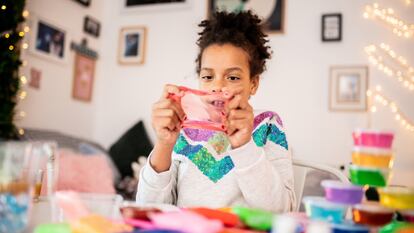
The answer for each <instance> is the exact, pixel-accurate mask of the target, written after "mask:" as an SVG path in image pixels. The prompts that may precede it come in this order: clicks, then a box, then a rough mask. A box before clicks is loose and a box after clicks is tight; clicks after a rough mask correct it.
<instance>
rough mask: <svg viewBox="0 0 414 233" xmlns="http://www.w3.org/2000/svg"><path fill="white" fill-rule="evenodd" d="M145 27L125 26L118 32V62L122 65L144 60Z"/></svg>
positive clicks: (142, 62)
mask: <svg viewBox="0 0 414 233" xmlns="http://www.w3.org/2000/svg"><path fill="white" fill-rule="evenodd" d="M146 31H147V29H146V28H145V27H139V26H137V27H125V28H122V29H121V31H120V33H119V48H118V62H119V63H120V64H124V65H134V64H136V65H139V64H144V61H145V43H146Z"/></svg>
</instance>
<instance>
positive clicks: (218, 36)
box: [196, 10, 271, 77]
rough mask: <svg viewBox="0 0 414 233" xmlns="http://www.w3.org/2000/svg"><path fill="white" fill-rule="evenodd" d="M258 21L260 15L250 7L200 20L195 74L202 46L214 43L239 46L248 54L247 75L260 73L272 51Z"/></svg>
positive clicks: (220, 12) (199, 61) (198, 65)
mask: <svg viewBox="0 0 414 233" xmlns="http://www.w3.org/2000/svg"><path fill="white" fill-rule="evenodd" d="M260 22H261V20H260V19H259V17H258V16H257V15H256V14H254V13H253V12H251V11H250V10H249V11H245V12H239V13H228V12H225V11H218V12H214V13H213V15H212V17H211V18H210V19H209V20H203V21H202V22H201V23H200V24H199V25H198V26H199V27H201V28H203V30H202V31H201V32H200V33H198V34H199V36H200V37H199V38H198V40H197V45H198V47H199V49H200V51H199V54H198V56H197V59H196V63H197V73H200V68H201V56H202V54H203V52H204V49H206V48H207V47H208V46H210V45H213V44H218V45H223V44H232V45H234V46H236V47H240V48H242V49H243V50H244V51H245V52H247V54H248V55H249V67H250V77H256V76H257V75H260V74H261V73H263V71H264V70H265V69H266V59H269V58H270V57H271V51H270V47H269V46H268V45H267V44H266V43H267V42H268V40H267V38H266V37H267V35H266V34H264V33H263V31H262V28H261V26H260Z"/></svg>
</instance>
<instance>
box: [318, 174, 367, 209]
mask: <svg viewBox="0 0 414 233" xmlns="http://www.w3.org/2000/svg"><path fill="white" fill-rule="evenodd" d="M321 185H322V186H323V187H324V188H325V198H326V200H328V201H330V202H334V203H340V204H349V205H354V204H359V203H361V201H362V197H363V196H364V190H363V188H362V187H361V186H355V185H352V184H347V183H343V182H340V181H336V180H324V181H322V182H321Z"/></svg>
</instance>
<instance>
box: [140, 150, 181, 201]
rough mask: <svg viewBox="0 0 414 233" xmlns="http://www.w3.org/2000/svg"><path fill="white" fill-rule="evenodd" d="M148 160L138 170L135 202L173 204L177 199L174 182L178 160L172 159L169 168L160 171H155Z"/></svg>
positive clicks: (175, 181) (175, 180)
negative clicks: (139, 170)
mask: <svg viewBox="0 0 414 233" xmlns="http://www.w3.org/2000/svg"><path fill="white" fill-rule="evenodd" d="M150 156H151V155H150ZM149 161H150V159H148V161H147V164H146V165H145V166H144V167H143V168H142V169H141V172H140V176H139V182H138V190H137V196H136V200H137V202H138V203H165V204H175V203H176V200H177V190H176V183H177V170H178V169H177V168H178V163H179V161H177V160H173V161H172V163H171V166H170V169H169V170H168V171H165V172H161V173H157V172H156V171H155V170H154V169H153V168H152V167H151V165H150V163H149Z"/></svg>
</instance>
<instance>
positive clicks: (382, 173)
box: [349, 165, 390, 187]
mask: <svg viewBox="0 0 414 233" xmlns="http://www.w3.org/2000/svg"><path fill="white" fill-rule="evenodd" d="M389 173H390V169H379V168H373V167H361V166H356V165H351V166H350V167H349V175H350V177H351V182H352V183H353V184H355V185H361V186H364V185H369V186H373V187H384V186H386V185H387V181H388V177H389Z"/></svg>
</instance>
